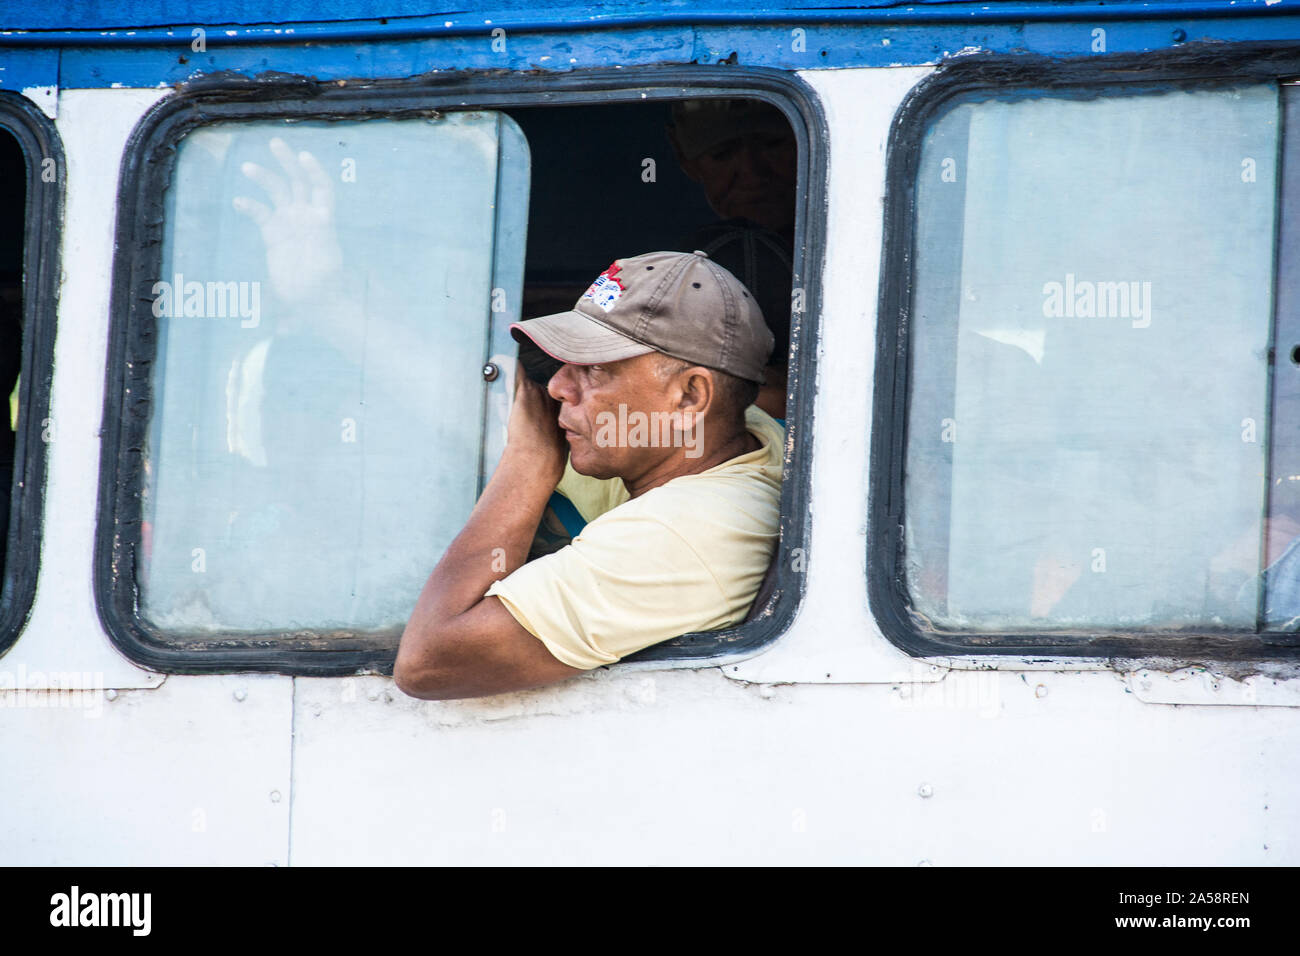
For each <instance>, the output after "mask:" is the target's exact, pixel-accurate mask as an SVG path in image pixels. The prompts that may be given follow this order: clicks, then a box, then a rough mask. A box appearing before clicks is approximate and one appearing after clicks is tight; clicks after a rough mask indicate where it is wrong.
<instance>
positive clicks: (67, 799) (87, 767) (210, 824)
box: [0, 675, 293, 866]
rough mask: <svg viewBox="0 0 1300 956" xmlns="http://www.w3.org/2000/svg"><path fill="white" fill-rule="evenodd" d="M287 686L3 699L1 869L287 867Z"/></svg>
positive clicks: (223, 683) (272, 682)
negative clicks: (46, 867)
mask: <svg viewBox="0 0 1300 956" xmlns="http://www.w3.org/2000/svg"><path fill="white" fill-rule="evenodd" d="M292 697H293V680H292V678H288V677H272V676H262V677H254V676H248V675H244V676H232V677H169V678H167V681H166V683H164V684H163V685H162V686H161V687H157V688H153V689H149V690H129V691H121V692H116V691H108V692H104V691H70V692H64V693H55V692H50V691H41V692H34V693H26V694H24V693H22V692H19V691H8V692H5V693H0V728H3V730H2V732H0V767H2V768H3V770H2V771H0V865H15V864H24V865H78V866H106V865H114V866H142V865H152V866H157V865H160V864H220V865H234V864H241V865H255V866H262V865H266V864H276V865H284V864H285V863H287V862H288V831H289V804H290V796H291V794H290V791H289V786H290V778H289V761H290V740H291V735H292Z"/></svg>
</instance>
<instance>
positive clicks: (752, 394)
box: [656, 353, 761, 428]
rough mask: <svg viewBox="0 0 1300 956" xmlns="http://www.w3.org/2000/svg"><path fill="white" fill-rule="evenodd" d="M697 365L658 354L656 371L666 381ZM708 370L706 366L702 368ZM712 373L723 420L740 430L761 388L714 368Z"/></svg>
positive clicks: (711, 369) (710, 369)
mask: <svg viewBox="0 0 1300 956" xmlns="http://www.w3.org/2000/svg"><path fill="white" fill-rule="evenodd" d="M696 365H699V363H698V362H687V361H685V360H684V359H679V358H674V357H673V356H671V355H664V354H662V353H660V355H659V363H658V366H657V369H656V370H657V371H658V373H659V378H660V379H667V378H670V377H672V376H673V375H676V374H677V373H678V372H681V371H683V370H684V369H688V368H691V367H692V366H696ZM704 367H705V368H708V366H704ZM709 371H710V372H712V373H713V382H714V385H715V386H716V388H717V393H718V398H719V399H720V400H721V404H722V407H723V410H724V411H723V417H724V419H726V420H728V421H731V422H732V423H733V424H735V425H737V426H738V427H740V428H744V427H745V409H747V408H749V406H750V405H753V404H754V402H755V401H757V399H758V391H759V388H760V387H761V386H759V384H758V383H757V382H751V381H749V379H745V378H740V377H739V376H737V375H732V374H731V373H730V372H723V371H720V370H718V369H716V368H709Z"/></svg>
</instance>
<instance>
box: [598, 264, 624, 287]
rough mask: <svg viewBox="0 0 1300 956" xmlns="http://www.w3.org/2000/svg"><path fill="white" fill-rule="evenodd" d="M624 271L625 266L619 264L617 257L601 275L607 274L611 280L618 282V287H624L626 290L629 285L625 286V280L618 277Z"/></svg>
mask: <svg viewBox="0 0 1300 956" xmlns="http://www.w3.org/2000/svg"><path fill="white" fill-rule="evenodd" d="M622 271H623V267H622V266H620V265H619V264H618V260H617V259H615V260H614V261H613V262H611V263H610V264H609V266H608V267H607V268H606V269H605V271H604V272H602V273H601V275H603V276H605V277H606V278H607V279H609V281H611V282H617V283H618V287H619V288H620V289H622V290H623V291H624V292H626V291H627V286H625V285H624V284H623V280H622V279H620V278H619V277H618V274H619V273H620V272H622Z"/></svg>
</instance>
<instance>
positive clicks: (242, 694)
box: [234, 687, 248, 701]
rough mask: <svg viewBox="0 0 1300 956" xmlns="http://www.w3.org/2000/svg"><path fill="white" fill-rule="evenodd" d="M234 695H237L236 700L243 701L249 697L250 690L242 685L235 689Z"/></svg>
mask: <svg viewBox="0 0 1300 956" xmlns="http://www.w3.org/2000/svg"><path fill="white" fill-rule="evenodd" d="M234 696H235V700H238V701H243V700H245V699H246V698H247V697H248V691H246V690H244V688H242V687H241V688H239V689H238V690H236V691H235V695H234Z"/></svg>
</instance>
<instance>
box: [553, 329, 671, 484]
mask: <svg viewBox="0 0 1300 956" xmlns="http://www.w3.org/2000/svg"><path fill="white" fill-rule="evenodd" d="M661 360H662V357H661V356H660V355H659V354H658V353H654V352H652V353H650V354H649V355H639V356H637V357H636V358H630V359H623V360H622V361H619V362H609V363H607V364H604V365H565V366H563V367H561V369H560V370H559V371H558V372H556V373H555V375H554V376H552V378H551V380H550V382H548V383H547V386H546V388H547V391H548V392H549V393H550V395H551V397H552V398H554V399H555V400H556V401H558V402H560V414H559V423H560V428H561V429H562V430H563V431H564V437H565V438H566V439H567V440H568V442H569V460H570V461H571V463H572V464H573V469H574V471H576V472H578V474H580V475H589V476H591V477H593V478H622V479H624V480H625V481H629V480H635V479H637V478H639V477H640V476H641V475H643V474H645V473H646V472H648V471H650V470H651V469H652V468H653V467H654V466H655V465H656V464H658V463H659V462H661V461H663V460H664V459H666V458H668V457H669V456H671V455H673V454H674V453H675V451H680V448H678V449H674V448H673V447H664V446H663V445H662V443H657V445H658V447H654V446H651V445H649V443H648V442H646V441H638V436H637V433H636V432H635V430H634V426H635V423H636V422H637V420H638V413H639V416H643V418H642V419H641V420H643V421H656V422H662V421H663V420H664V417H666V416H668V415H670V414H671V413H673V412H674V411H677V410H678V408H679V403H680V400H681V392H680V390H679V389H676V388H675V387H674V385H673V383H672V381H671V379H668V380H665V378H663V377H661V375H660V374H659V368H660V362H661ZM620 405H621V406H623V408H622V411H620ZM656 413H657V415H658V417H656ZM620 421H622V422H628V423H631V424H632V425H633V428H627V427H624V428H622V429H620V428H618V427H617V425H616V424H615V427H613V428H611V427H610V426H611V424H612V423H618V422H620ZM629 436H630V439H631V440H630V441H629V440H628V438H629ZM647 437H648V436H647Z"/></svg>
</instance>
